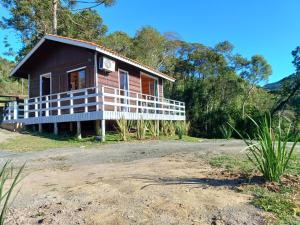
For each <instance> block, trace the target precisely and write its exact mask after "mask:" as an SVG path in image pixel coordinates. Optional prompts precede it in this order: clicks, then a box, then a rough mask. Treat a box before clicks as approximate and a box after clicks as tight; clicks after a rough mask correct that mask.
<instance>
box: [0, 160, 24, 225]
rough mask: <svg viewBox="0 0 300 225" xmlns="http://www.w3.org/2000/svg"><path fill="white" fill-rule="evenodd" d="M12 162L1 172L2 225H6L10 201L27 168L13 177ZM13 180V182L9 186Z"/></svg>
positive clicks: (5, 165)
mask: <svg viewBox="0 0 300 225" xmlns="http://www.w3.org/2000/svg"><path fill="white" fill-rule="evenodd" d="M9 164H10V162H9V161H8V162H6V163H5V164H4V166H3V167H2V168H1V170H0V213H1V214H0V225H4V222H5V219H6V214H7V209H8V204H9V199H10V198H11V195H12V192H13V190H14V188H15V187H16V185H17V184H18V183H19V181H20V175H21V173H22V171H23V169H24V167H25V164H24V165H23V166H22V167H21V168H20V169H19V170H18V172H17V174H16V175H15V176H14V177H13V169H12V168H8V167H9ZM10 179H12V182H11V183H9V184H7V183H8V181H9V180H10Z"/></svg>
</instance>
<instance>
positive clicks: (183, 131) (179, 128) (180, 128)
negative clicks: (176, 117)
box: [175, 121, 190, 139]
mask: <svg viewBox="0 0 300 225" xmlns="http://www.w3.org/2000/svg"><path fill="white" fill-rule="evenodd" d="M175 126H176V134H177V135H178V137H179V139H182V137H183V135H188V132H189V129H190V123H189V122H186V121H178V122H176V125H175Z"/></svg>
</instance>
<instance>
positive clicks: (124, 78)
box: [120, 71, 128, 91]
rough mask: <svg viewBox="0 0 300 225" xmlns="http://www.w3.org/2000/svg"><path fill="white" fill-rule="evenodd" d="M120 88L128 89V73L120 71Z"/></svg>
mask: <svg viewBox="0 0 300 225" xmlns="http://www.w3.org/2000/svg"><path fill="white" fill-rule="evenodd" d="M120 89H122V90H127V91H128V73H127V72H125V71H120Z"/></svg>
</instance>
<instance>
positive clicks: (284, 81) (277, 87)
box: [264, 74, 296, 92]
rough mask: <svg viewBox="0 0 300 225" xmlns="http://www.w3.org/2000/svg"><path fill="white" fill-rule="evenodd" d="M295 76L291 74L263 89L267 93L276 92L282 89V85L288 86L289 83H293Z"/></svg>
mask: <svg viewBox="0 0 300 225" xmlns="http://www.w3.org/2000/svg"><path fill="white" fill-rule="evenodd" d="M295 76H296V74H291V75H289V76H287V77H284V78H283V79H281V80H279V81H277V82H273V83H269V84H266V85H265V86H264V88H265V89H266V90H268V91H272V92H273V91H274V92H277V91H279V90H280V89H281V88H282V87H283V85H284V84H289V83H290V82H291V81H293V80H294V79H295Z"/></svg>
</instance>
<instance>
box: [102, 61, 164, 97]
mask: <svg viewBox="0 0 300 225" xmlns="http://www.w3.org/2000/svg"><path fill="white" fill-rule="evenodd" d="M99 57H101V55H99ZM115 62H116V71H115V72H110V73H105V72H104V71H102V70H98V83H99V86H101V85H104V86H109V87H114V88H119V75H118V70H119V69H121V70H125V71H127V72H128V73H129V91H132V92H138V93H140V92H141V77H140V76H141V72H143V73H146V74H149V73H147V72H144V71H142V70H141V69H139V68H136V67H134V66H132V65H129V64H126V63H124V62H121V61H118V60H115ZM158 90H159V96H160V97H162V96H163V87H162V78H159V82H158Z"/></svg>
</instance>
